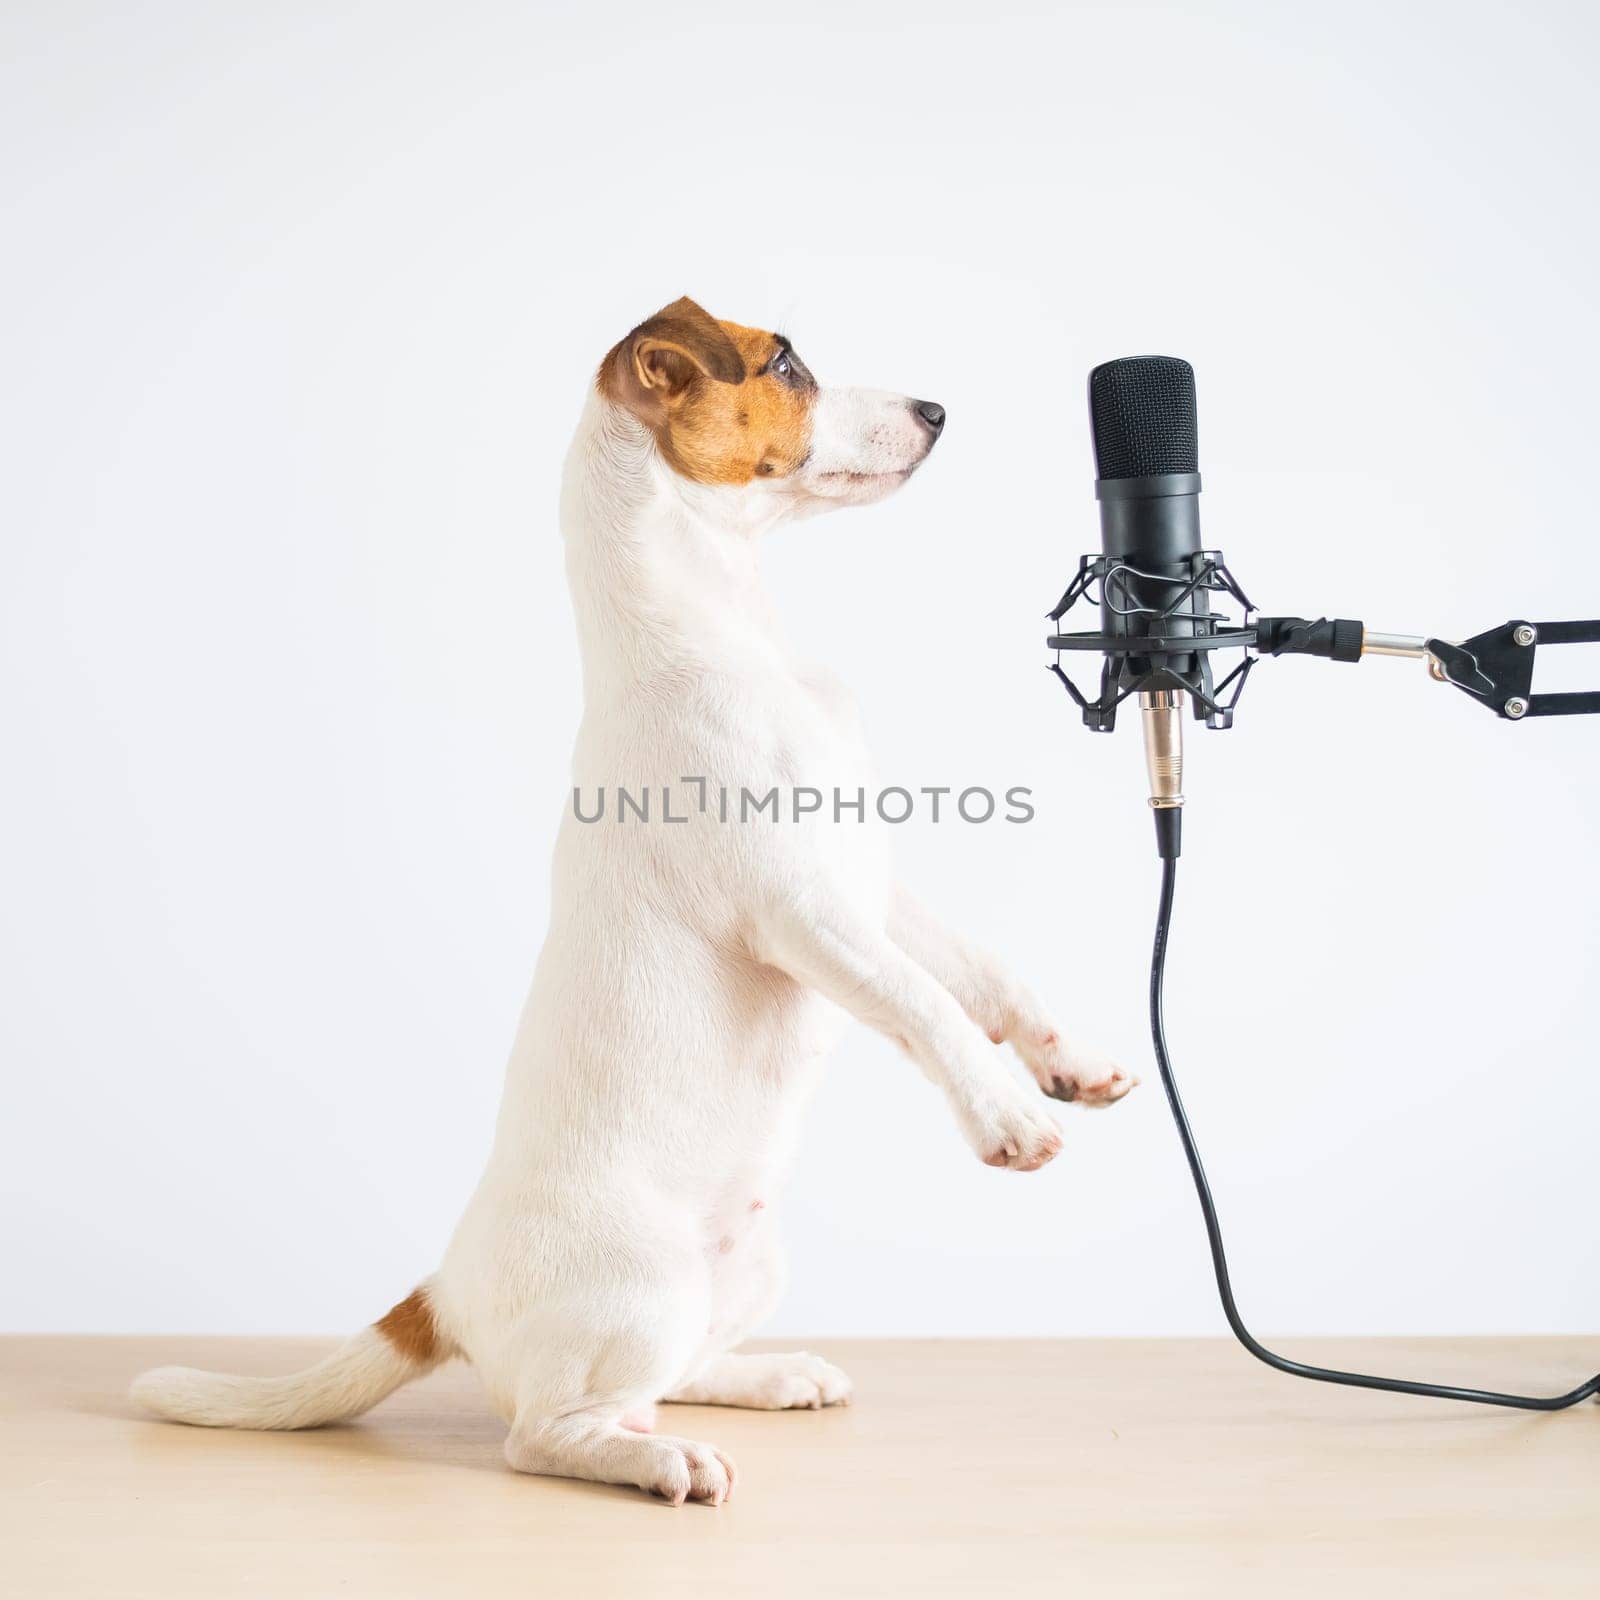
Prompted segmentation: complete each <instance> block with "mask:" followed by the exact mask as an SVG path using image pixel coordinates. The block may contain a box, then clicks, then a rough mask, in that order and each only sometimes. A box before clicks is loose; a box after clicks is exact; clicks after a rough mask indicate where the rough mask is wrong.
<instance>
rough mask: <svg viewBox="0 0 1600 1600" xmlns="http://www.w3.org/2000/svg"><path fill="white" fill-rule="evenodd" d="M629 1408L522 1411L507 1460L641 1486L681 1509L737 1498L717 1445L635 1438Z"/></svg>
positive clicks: (660, 1436) (526, 1467)
mask: <svg viewBox="0 0 1600 1600" xmlns="http://www.w3.org/2000/svg"><path fill="white" fill-rule="evenodd" d="M623 1410H624V1408H623V1407H622V1406H619V1405H618V1404H617V1403H616V1402H615V1401H614V1400H609V1401H604V1402H602V1403H600V1404H598V1405H593V1406H588V1407H585V1408H583V1409H581V1410H578V1411H568V1412H564V1413H562V1414H561V1415H560V1416H549V1415H546V1414H543V1413H541V1412H539V1411H537V1410H535V1409H532V1408H530V1409H529V1410H528V1411H526V1412H519V1413H518V1415H517V1420H516V1422H515V1423H514V1424H513V1425H512V1428H511V1435H510V1437H509V1438H508V1439H507V1440H506V1460H507V1461H509V1462H510V1463H511V1465H512V1466H513V1467H515V1468H516V1469H517V1471H518V1472H542V1473H547V1474H549V1475H550V1476H551V1477H556V1478H587V1479H590V1480H591V1481H592V1482H595V1483H619V1484H629V1485H636V1486H637V1487H638V1488H640V1489H644V1490H647V1491H648V1492H649V1493H651V1494H658V1495H660V1496H661V1497H662V1499H664V1500H670V1501H671V1502H672V1504H673V1505H675V1506H681V1505H682V1504H683V1502H684V1501H685V1500H703V1501H705V1502H706V1503H707V1504H708V1505H714V1506H719V1505H721V1504H722V1502H723V1501H724V1500H726V1499H727V1498H728V1496H729V1495H730V1494H731V1493H732V1492H733V1483H734V1465H733V1462H732V1461H731V1460H729V1459H728V1457H727V1456H725V1455H724V1454H723V1453H722V1452H721V1451H720V1450H718V1449H717V1447H716V1446H715V1445H710V1444H702V1443H700V1442H699V1441H698V1440H695V1439H680V1438H678V1437H677V1436H676V1435H674V1434H665V1433H635V1432H633V1431H632V1430H631V1429H629V1428H624V1427H623V1426H622V1422H621V1418H622V1415H623Z"/></svg>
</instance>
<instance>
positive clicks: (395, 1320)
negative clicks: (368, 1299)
mask: <svg viewBox="0 0 1600 1600" xmlns="http://www.w3.org/2000/svg"><path fill="white" fill-rule="evenodd" d="M373 1326H374V1327H375V1328H376V1329H377V1330H378V1332H379V1333H381V1334H382V1335H383V1336H384V1338H385V1339H387V1340H388V1341H389V1343H390V1344H392V1345H393V1346H394V1347H395V1349H396V1350H398V1351H399V1352H400V1354H401V1355H403V1356H405V1357H406V1359H407V1360H409V1361H415V1362H417V1363H419V1364H420V1365H425V1366H431V1365H433V1364H434V1363H436V1362H438V1361H439V1360H441V1359H442V1358H443V1355H444V1351H443V1349H442V1348H441V1346H440V1343H439V1328H438V1324H437V1323H435V1321H434V1319H433V1306H432V1305H431V1304H430V1303H429V1300H428V1291H427V1290H426V1289H413V1290H412V1291H411V1293H410V1294H408V1295H407V1296H406V1297H405V1299H404V1300H402V1301H401V1302H400V1304H399V1305H397V1306H396V1307H395V1308H394V1309H393V1310H392V1311H389V1312H386V1313H385V1314H384V1315H383V1316H382V1317H380V1318H379V1319H378V1320H377V1322H375V1323H374V1324H373Z"/></svg>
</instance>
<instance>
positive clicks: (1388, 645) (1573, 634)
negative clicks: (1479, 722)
mask: <svg viewBox="0 0 1600 1600" xmlns="http://www.w3.org/2000/svg"><path fill="white" fill-rule="evenodd" d="M1255 628H1256V643H1255V648H1256V649H1257V650H1258V651H1260V652H1261V653H1262V654H1263V655H1291V654H1297V655H1326V656H1331V657H1332V658H1333V659H1334V660H1360V659H1361V657H1362V656H1369V655H1376V656H1404V657H1410V658H1412V659H1416V660H1422V661H1426V662H1427V663H1428V671H1429V672H1430V673H1431V674H1432V676H1433V677H1434V678H1435V679H1436V680H1437V681H1438V682H1440V683H1448V684H1453V685H1454V686H1455V687H1456V688H1457V689H1460V690H1461V691H1462V693H1464V694H1467V695H1470V696H1471V697H1472V698H1473V699H1474V700H1476V701H1478V702H1479V704H1481V705H1484V706H1487V707H1488V708H1489V709H1490V710H1491V711H1493V712H1494V714H1495V715H1496V716H1497V717H1500V718H1502V719H1504V720H1505V721H1507V722H1521V721H1522V720H1523V719H1524V718H1525V717H1575V716H1593V715H1596V714H1600V691H1594V690H1584V691H1581V692H1578V693H1562V694H1535V693H1534V692H1533V663H1534V657H1535V654H1536V652H1537V650H1538V647H1539V646H1540V645H1541V644H1600V621H1589V622H1525V621H1522V620H1520V619H1518V620H1513V621H1511V622H1504V623H1501V625H1500V626H1499V627H1498V628H1490V629H1489V630H1488V631H1487V632H1485V633H1478V634H1474V635H1473V636H1472V638H1470V639H1466V640H1463V641H1461V642H1459V643H1458V642H1455V641H1452V640H1447V639H1434V638H1423V637H1418V636H1414V635H1409V634H1396V633H1372V632H1369V631H1368V630H1367V629H1366V628H1365V627H1364V626H1363V625H1362V624H1361V623H1359V622H1347V621H1337V622H1328V621H1327V620H1326V619H1319V620H1318V621H1316V622H1307V621H1305V620H1304V619H1303V618H1300V617H1258V618H1257V619H1256V624H1255ZM1340 633H1342V634H1343V637H1344V639H1345V640H1346V641H1348V640H1349V639H1350V638H1351V636H1352V635H1353V637H1354V639H1355V640H1357V641H1358V644H1357V647H1356V652H1355V654H1354V655H1351V654H1349V653H1348V649H1349V646H1348V643H1346V646H1345V653H1341V652H1340V651H1339V650H1337V649H1334V648H1324V645H1326V644H1330V643H1331V641H1332V639H1333V637H1334V636H1335V635H1336V634H1340Z"/></svg>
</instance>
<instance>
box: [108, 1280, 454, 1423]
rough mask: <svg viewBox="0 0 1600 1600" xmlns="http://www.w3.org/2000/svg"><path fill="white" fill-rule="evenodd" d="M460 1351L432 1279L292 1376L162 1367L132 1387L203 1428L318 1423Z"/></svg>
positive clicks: (350, 1412)
mask: <svg viewBox="0 0 1600 1600" xmlns="http://www.w3.org/2000/svg"><path fill="white" fill-rule="evenodd" d="M456 1354H458V1352H457V1350H456V1348H455V1346H454V1345H453V1344H452V1343H451V1342H450V1341H448V1340H447V1339H445V1338H443V1337H442V1336H441V1334H440V1331H439V1326H438V1322H437V1319H436V1318H435V1316H434V1310H433V1302H432V1300H431V1299H430V1298H429V1296H428V1290H427V1287H426V1285H424V1287H422V1288H420V1289H417V1290H415V1291H414V1292H413V1293H411V1294H409V1295H408V1296H407V1297H406V1298H405V1299H404V1300H402V1301H401V1302H400V1304H399V1305H397V1306H396V1307H395V1308H394V1309H393V1310H392V1311H390V1312H389V1313H388V1314H387V1315H386V1316H384V1317H382V1318H381V1319H380V1320H379V1321H377V1322H375V1323H374V1324H373V1325H372V1326H371V1327H370V1328H364V1329H363V1330H362V1331H361V1332H360V1333H358V1334H357V1335H356V1336H355V1338H353V1339H350V1340H347V1341H346V1342H345V1343H344V1344H342V1345H341V1346H340V1347H339V1348H338V1349H337V1350H335V1351H334V1352H333V1354H332V1355H331V1356H328V1357H327V1358H326V1359H325V1360H322V1361H319V1362H318V1363H317V1364H316V1365H315V1366H314V1367H307V1368H306V1369H305V1371H304V1372H295V1373H291V1374H290V1375H289V1376H288V1377H287V1378H235V1377H230V1376H229V1375H228V1374H226V1373H222V1372H201V1371H199V1370H197V1369H196V1368H194V1367H157V1368H155V1370H154V1371H152V1372H146V1373H142V1374H141V1375H140V1376H139V1377H137V1378H135V1379H134V1381H133V1387H132V1389H131V1390H130V1391H129V1393H130V1396H131V1398H132V1399H133V1400H134V1401H135V1403H136V1404H138V1405H141V1406H144V1407H145V1408H146V1409H147V1410H149V1411H153V1412H155V1414H156V1415H157V1416H159V1417H165V1418H166V1419H167V1420H168V1421H169V1422H191V1423H193V1424H195V1425H196V1426H197V1427H202V1428H315V1427H318V1426H319V1425H321V1424H322V1423H324V1422H341V1421H343V1420H344V1419H345V1418H346V1417H354V1416H359V1415H360V1414H361V1413H362V1412H363V1411H367V1410H369V1409H370V1408H371V1407H373V1406H375V1405H377V1403H378V1402H379V1401H380V1400H382V1399H383V1398H384V1396H385V1395H389V1394H393V1393H394V1391H395V1390H396V1389H398V1388H399V1387H400V1386H401V1384H403V1383H410V1382H411V1380H412V1379H413V1378H420V1377H421V1376H422V1375H423V1373H425V1372H430V1371H432V1369H433V1368H434V1367H436V1366H438V1365H439V1363H440V1362H441V1361H448V1360H449V1359H450V1358H451V1356H453V1355H456Z"/></svg>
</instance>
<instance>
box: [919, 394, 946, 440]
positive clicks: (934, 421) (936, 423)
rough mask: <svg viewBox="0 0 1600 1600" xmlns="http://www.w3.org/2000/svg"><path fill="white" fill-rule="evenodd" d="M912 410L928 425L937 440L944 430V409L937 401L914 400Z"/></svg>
mask: <svg viewBox="0 0 1600 1600" xmlns="http://www.w3.org/2000/svg"><path fill="white" fill-rule="evenodd" d="M911 409H912V410H913V411H915V412H916V414H917V415H918V416H919V417H921V418H922V420H923V421H924V422H926V423H927V424H928V427H929V429H930V430H931V432H932V433H933V436H934V438H936V439H937V438H938V437H939V434H940V432H941V431H942V430H943V428H944V407H943V406H942V405H940V404H939V402H938V401H937V400H913V401H912V402H911Z"/></svg>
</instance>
